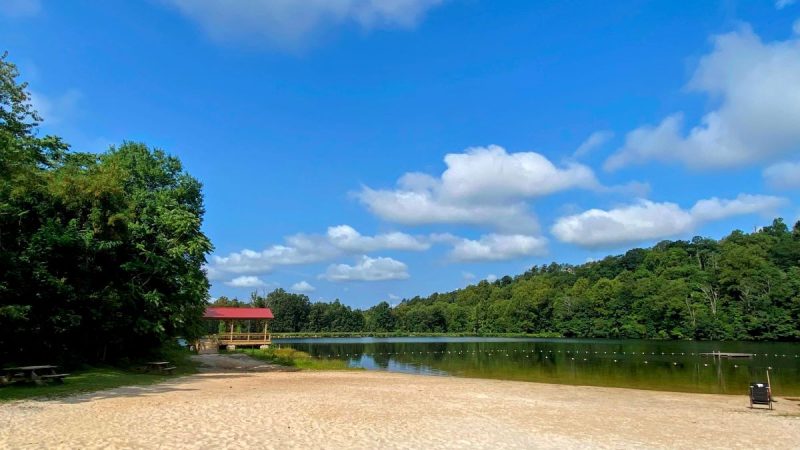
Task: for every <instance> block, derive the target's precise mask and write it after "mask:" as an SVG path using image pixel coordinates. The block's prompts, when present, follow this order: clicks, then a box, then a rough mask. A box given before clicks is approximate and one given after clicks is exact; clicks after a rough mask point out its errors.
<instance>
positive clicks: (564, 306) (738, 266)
mask: <svg viewBox="0 0 800 450" xmlns="http://www.w3.org/2000/svg"><path fill="white" fill-rule="evenodd" d="M253 300H255V301H256V303H258V304H266V305H268V306H270V307H272V308H273V310H274V312H275V315H276V318H275V322H274V324H273V327H272V329H273V331H294V332H298V331H310V332H324V331H333V332H336V331H339V332H342V331H369V332H393V331H395V332H418V333H425V332H448V333H470V334H491V333H528V334H554V335H561V336H568V337H602V338H657V339H758V340H774V339H781V340H793V339H798V338H800V222H798V223H797V224H795V225H794V228H793V229H792V230H790V229H789V227H788V226H787V225H786V224H785V223H784V222H783V221H782V220H781V219H776V220H775V221H774V222H773V223H772V225H770V226H767V227H764V228H762V229H761V230H759V231H757V232H754V233H751V234H747V233H743V232H741V231H734V232H733V233H731V234H730V235H728V236H727V237H725V238H723V239H721V240H719V241H716V240H714V239H706V238H701V237H696V238H694V239H692V240H691V241H689V242H687V241H664V242H661V243H659V244H657V245H656V246H654V247H652V248H648V249H641V248H636V249H632V250H630V251H628V252H626V253H625V254H624V255H619V256H609V257H607V258H605V259H603V260H601V261H597V262H590V263H586V264H582V265H577V266H576V265H569V264H556V263H553V264H550V265H547V266H540V267H533V268H532V269H531V270H529V271H527V272H525V273H524V274H521V275H517V276H515V277H510V276H506V277H503V278H501V279H498V280H497V281H495V282H492V283H489V282H487V281H482V282H480V283H478V284H477V285H472V286H468V287H466V288H463V289H459V290H456V291H452V292H446V293H441V294H440V293H435V294H433V295H431V296H429V297H414V298H412V299H407V300H403V301H402V302H401V303H400V304H399V305H397V306H396V307H394V308H392V307H390V306H389V304H387V303H386V302H381V303H380V304H378V305H376V306H374V307H372V308H370V309H368V310H366V311H359V310H353V309H351V308H349V307H347V306H345V305H342V304H341V303H339V302H338V301H336V302H334V303H313V304H312V303H310V302H309V300H308V298H307V297H306V296H304V295H299V294H291V293H287V292H285V291H283V290H280V289H279V290H276V291H274V292H272V293H271V294H269V295H267V296H266V297H265V298H262V297H259V296H258V295H254V296H253ZM220 302H221V303H225V302H229V300H227V299H220Z"/></svg>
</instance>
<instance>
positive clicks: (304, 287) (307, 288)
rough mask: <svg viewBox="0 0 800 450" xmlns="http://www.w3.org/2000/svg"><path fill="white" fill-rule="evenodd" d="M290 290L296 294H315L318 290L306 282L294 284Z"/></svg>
mask: <svg viewBox="0 0 800 450" xmlns="http://www.w3.org/2000/svg"><path fill="white" fill-rule="evenodd" d="M289 289H291V290H292V291H294V292H302V293H308V292H314V291H316V290H317V288H315V287H314V286H312V285H311V284H309V283H308V282H307V281H305V280H303V281H300V282H298V283H295V284H293V285H292V287H291V288H289Z"/></svg>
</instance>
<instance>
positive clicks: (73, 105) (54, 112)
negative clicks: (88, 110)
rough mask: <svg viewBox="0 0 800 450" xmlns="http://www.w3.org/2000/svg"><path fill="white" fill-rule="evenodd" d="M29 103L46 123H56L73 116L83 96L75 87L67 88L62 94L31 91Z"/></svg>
mask: <svg viewBox="0 0 800 450" xmlns="http://www.w3.org/2000/svg"><path fill="white" fill-rule="evenodd" d="M30 94H31V105H33V109H35V110H36V112H38V113H39V115H40V116H41V117H42V119H44V122H45V124H47V125H57V124H59V123H62V122H64V121H65V120H67V119H69V118H70V117H72V116H74V115H75V114H76V113H77V111H78V107H79V104H80V101H81V98H82V97H83V94H82V93H81V92H80V91H79V90H77V89H69V90H67V91H66V92H64V93H63V94H60V95H56V96H47V95H44V94H42V93H41V92H38V91H31V92H30Z"/></svg>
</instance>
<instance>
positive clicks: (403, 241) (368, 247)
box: [327, 225, 431, 253]
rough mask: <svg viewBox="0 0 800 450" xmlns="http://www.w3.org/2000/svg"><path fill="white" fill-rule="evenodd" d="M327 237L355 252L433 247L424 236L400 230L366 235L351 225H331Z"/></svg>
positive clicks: (418, 249) (341, 247)
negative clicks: (400, 231) (412, 234)
mask: <svg viewBox="0 0 800 450" xmlns="http://www.w3.org/2000/svg"><path fill="white" fill-rule="evenodd" d="M327 237H328V241H329V242H330V243H331V244H333V245H334V246H336V247H338V248H340V249H342V250H346V251H349V252H354V253H368V252H373V251H376V250H411V251H422V250H427V249H429V248H430V247H431V244H430V243H429V242H428V241H427V240H426V239H425V238H423V237H419V236H411V235H409V234H405V233H399V232H392V233H386V234H378V235H375V236H364V235H362V234H361V233H359V232H358V231H356V230H355V228H353V227H351V226H349V225H338V226H335V227H329V228H328V233H327Z"/></svg>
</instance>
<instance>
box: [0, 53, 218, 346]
mask: <svg viewBox="0 0 800 450" xmlns="http://www.w3.org/2000/svg"><path fill="white" fill-rule="evenodd" d="M17 77H18V73H17V70H16V67H15V66H14V65H13V64H11V63H10V62H8V61H7V59H6V56H5V55H3V57H2V58H0V343H2V345H0V359H2V360H6V361H8V360H16V361H19V360H39V361H41V360H47V361H53V360H58V359H63V358H69V359H71V360H74V361H96V360H106V359H114V358H118V357H121V356H129V355H132V354H135V353H137V352H141V351H142V350H143V349H147V350H149V349H151V348H153V347H154V346H158V345H159V344H160V343H161V342H163V341H164V340H166V339H168V338H170V337H174V336H176V335H191V334H192V333H193V332H194V331H196V330H198V329H199V328H198V327H199V322H200V318H201V317H202V311H203V309H204V307H205V304H206V299H207V298H208V287H209V286H208V281H207V279H206V275H205V273H204V271H203V269H202V266H203V264H204V263H205V257H206V255H207V254H208V253H209V252H210V251H211V248H212V247H211V243H210V241H209V239H208V238H207V237H206V236H205V235H204V234H203V233H202V231H201V228H200V227H201V224H202V218H203V213H204V209H203V197H202V192H201V185H200V183H199V182H198V181H197V180H196V179H194V178H192V177H191V176H190V175H188V174H187V173H186V172H185V171H184V170H183V168H182V166H181V163H180V161H179V160H178V159H177V158H174V157H172V156H169V155H167V154H166V153H164V152H163V151H161V150H157V149H152V148H149V147H147V146H146V145H144V144H140V143H133V142H125V143H123V144H122V145H120V146H119V147H112V148H110V149H109V150H108V151H107V152H106V153H103V154H99V155H98V154H91V153H81V152H74V151H70V150H69V147H68V146H67V145H66V144H65V143H64V142H63V141H62V140H61V139H59V138H57V137H54V136H44V137H39V136H38V128H37V127H38V125H39V122H40V120H41V118H40V117H39V116H38V115H37V113H36V112H35V111H34V110H33V108H32V107H31V104H30V97H29V94H28V93H27V91H26V89H27V85H26V84H24V83H18V82H17V81H16V78H17Z"/></svg>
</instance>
